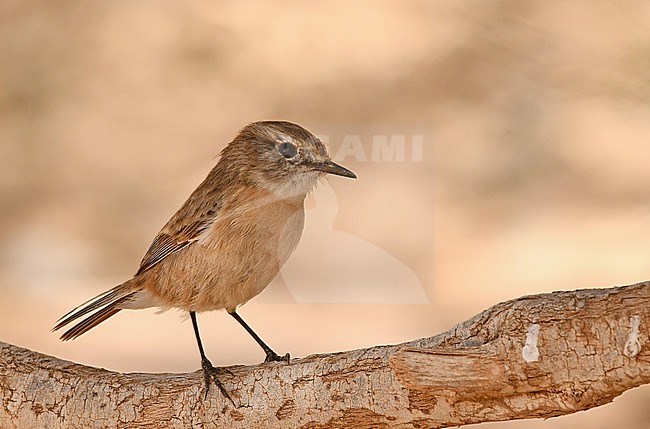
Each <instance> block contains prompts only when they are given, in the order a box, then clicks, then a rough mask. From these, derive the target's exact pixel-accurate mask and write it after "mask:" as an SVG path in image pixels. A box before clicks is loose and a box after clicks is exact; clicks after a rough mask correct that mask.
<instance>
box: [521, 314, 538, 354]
mask: <svg viewBox="0 0 650 429" xmlns="http://www.w3.org/2000/svg"><path fill="white" fill-rule="evenodd" d="M538 339H539V325H538V324H537V323H533V324H532V325H530V327H529V328H528V332H527V333H526V344H524V348H523V349H522V350H521V355H522V356H523V358H524V360H525V361H526V362H537V361H538V360H539V349H538V348H537V340H538Z"/></svg>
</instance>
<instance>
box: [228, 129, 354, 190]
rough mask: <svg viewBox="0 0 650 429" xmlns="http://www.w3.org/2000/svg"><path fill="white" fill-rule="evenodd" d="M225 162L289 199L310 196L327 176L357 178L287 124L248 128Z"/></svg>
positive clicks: (317, 142)
mask: <svg viewBox="0 0 650 429" xmlns="http://www.w3.org/2000/svg"><path fill="white" fill-rule="evenodd" d="M221 162H224V163H227V164H228V166H229V168H235V169H236V170H237V174H238V175H244V176H246V177H247V179H249V180H251V181H253V182H254V183H255V184H256V185H258V186H263V187H265V188H267V189H269V190H271V191H273V192H275V193H277V194H281V195H286V196H287V197H289V196H292V195H295V196H298V195H304V194H306V193H308V192H309V191H310V190H311V189H312V188H313V187H314V186H315V185H316V183H317V181H318V179H319V178H321V177H324V176H325V175H326V174H335V175H338V176H344V177H350V178H356V177H357V176H356V175H355V174H354V173H353V172H351V171H350V170H348V169H347V168H344V167H342V166H340V165H338V164H336V163H334V162H333V161H332V160H331V158H330V156H329V154H328V153H327V148H326V147H325V145H324V144H323V143H322V142H321V141H320V140H319V139H318V138H317V137H316V136H314V135H313V134H312V133H310V132H309V131H307V130H306V129H304V128H303V127H301V126H300V125H296V124H294V123H291V122H285V121H261V122H253V123H251V124H249V125H247V126H246V127H244V128H243V129H242V130H241V131H240V132H239V134H238V135H237V137H235V139H234V140H233V141H232V142H231V143H230V144H229V145H228V146H227V147H226V148H225V149H224V150H223V152H222V159H221Z"/></svg>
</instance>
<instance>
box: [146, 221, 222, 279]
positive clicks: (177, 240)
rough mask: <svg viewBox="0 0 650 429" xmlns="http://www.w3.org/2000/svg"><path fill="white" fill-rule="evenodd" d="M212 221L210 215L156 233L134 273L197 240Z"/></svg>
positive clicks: (149, 266) (148, 267) (147, 267)
mask: <svg viewBox="0 0 650 429" xmlns="http://www.w3.org/2000/svg"><path fill="white" fill-rule="evenodd" d="M213 213H214V212H213V211H210V212H209V214H213ZM213 222H214V216H210V217H208V218H203V219H201V220H200V221H197V222H194V223H193V224H191V225H185V226H183V227H181V228H180V229H178V230H177V231H176V232H174V233H168V232H161V233H160V234H158V235H157V236H156V238H155V239H154V240H153V243H151V246H149V250H147V253H145V255H144V257H143V258H142V262H140V268H139V269H138V272H137V273H136V274H135V275H136V276H137V275H140V274H142V273H144V272H145V271H147V270H149V269H150V268H151V267H153V266H155V265H156V264H158V263H160V262H161V261H162V260H163V259H165V258H166V257H167V256H169V255H171V254H172V253H176V252H178V251H180V250H182V249H184V248H185V247H187V246H189V245H190V244H192V243H194V242H195V241H197V240H198V239H199V238H200V237H201V234H202V233H203V232H204V231H205V230H206V229H208V228H209V227H210V226H211V225H212V223H213Z"/></svg>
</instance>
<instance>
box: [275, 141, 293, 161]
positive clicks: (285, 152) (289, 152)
mask: <svg viewBox="0 0 650 429" xmlns="http://www.w3.org/2000/svg"><path fill="white" fill-rule="evenodd" d="M278 152H280V155H282V156H283V157H285V158H287V159H289V158H293V157H294V156H296V155H297V154H298V148H297V147H296V145H294V144H293V143H289V142H284V143H281V144H280V146H279V147H278Z"/></svg>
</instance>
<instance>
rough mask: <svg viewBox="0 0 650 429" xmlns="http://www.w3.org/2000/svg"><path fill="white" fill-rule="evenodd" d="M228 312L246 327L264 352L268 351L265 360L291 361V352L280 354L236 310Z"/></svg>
mask: <svg viewBox="0 0 650 429" xmlns="http://www.w3.org/2000/svg"><path fill="white" fill-rule="evenodd" d="M228 314H230V315H231V316H232V317H234V318H235V320H236V321H238V322H239V324H240V325H242V326H243V327H244V329H246V332H248V333H249V334H250V335H251V337H253V339H254V340H255V341H256V342H257V344H259V345H260V347H262V350H264V353H266V359H264V362H286V363H289V360H290V359H291V357H290V356H289V353H287V354H285V355H284V356H280V355H278V354H277V353H276V352H274V351H273V350H272V349H271V347H269V346H267V345H266V343H265V342H264V341H262V339H261V338H260V337H259V336H258V335H257V334H256V333H255V331H253V328H251V327H250V326H248V323H246V322H244V319H242V318H241V316H239V314H237V312H236V311H235V310H233V311H229V312H228Z"/></svg>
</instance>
